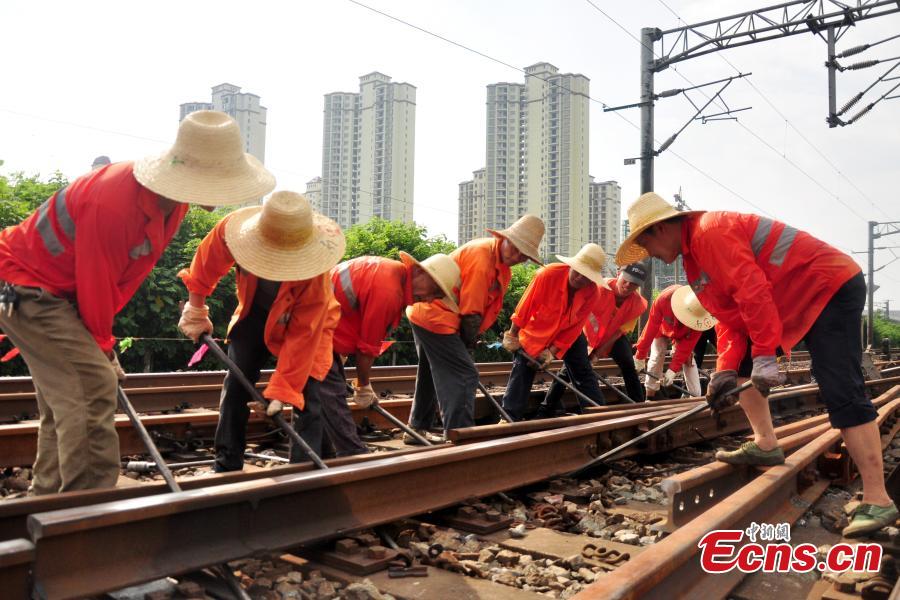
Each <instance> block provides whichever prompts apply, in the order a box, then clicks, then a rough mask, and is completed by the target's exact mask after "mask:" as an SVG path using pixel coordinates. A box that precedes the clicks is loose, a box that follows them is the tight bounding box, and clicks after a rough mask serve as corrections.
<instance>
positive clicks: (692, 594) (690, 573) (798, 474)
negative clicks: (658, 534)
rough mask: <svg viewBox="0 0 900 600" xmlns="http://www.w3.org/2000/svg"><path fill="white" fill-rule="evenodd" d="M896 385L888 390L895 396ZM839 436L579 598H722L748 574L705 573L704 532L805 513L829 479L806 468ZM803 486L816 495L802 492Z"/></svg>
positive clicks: (791, 460) (810, 448)
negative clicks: (811, 478)
mask: <svg viewBox="0 0 900 600" xmlns="http://www.w3.org/2000/svg"><path fill="white" fill-rule="evenodd" d="M898 389H900V388H897V387H895V388H893V389H892V390H891V391H889V392H887V393H886V394H889V395H890V397H891V398H894V397H895V396H896V395H897V392H898ZM898 408H900V399H892V400H891V402H889V403H888V404H886V405H884V406H882V407H881V409H880V410H879V411H878V412H879V418H880V419H882V420H883V419H884V418H886V416H887V415H889V414H892V413H893V412H894V411H895V410H897V409H898ZM840 439H841V433H840V431H838V430H836V429H829V430H828V431H826V432H825V433H823V434H821V435H819V436H818V437H816V438H814V439H813V440H812V441H810V442H809V443H807V444H806V445H804V446H802V447H800V448H799V449H798V450H797V451H795V452H794V453H793V454H791V455H790V456H789V457H787V459H786V460H785V463H784V464H782V465H777V466H774V467H770V468H769V469H768V470H767V471H766V473H765V476H763V477H757V478H755V479H754V480H753V481H751V482H750V483H748V484H747V485H745V486H743V487H741V488H739V489H738V490H736V491H735V492H734V493H732V494H731V495H729V496H728V497H726V498H723V499H722V500H720V501H719V503H717V504H716V505H715V506H713V507H712V508H710V509H709V510H707V511H706V512H704V513H702V514H701V515H700V516H698V517H697V518H695V519H693V520H692V521H690V522H689V523H687V524H685V525H684V526H682V527H680V528H679V529H677V530H676V531H675V532H674V533H672V534H671V535H669V536H668V537H667V538H665V539H663V540H661V541H660V542H658V543H656V544H654V545H652V546H649V547H647V548H646V549H645V550H644V551H643V552H641V553H640V554H639V555H637V556H635V557H634V558H632V559H631V560H630V561H628V562H627V563H626V564H624V565H622V566H621V567H619V568H618V569H616V570H615V571H612V572H611V573H608V574H606V575H604V576H603V577H602V578H601V579H600V581H599V582H597V583H593V584H591V585H590V586H588V587H587V588H585V589H584V590H583V591H582V592H581V593H579V594H578V595H577V596H575V598H578V599H579V600H599V599H601V598H602V599H608V600H623V599H633V598H634V599H636V598H671V597H672V590H678V595H679V596H681V597H689V598H710V599H712V598H723V597H725V596H727V594H728V593H729V592H730V590H731V589H732V588H733V587H734V586H735V585H737V583H739V582H740V581H741V579H742V578H743V576H744V574H743V573H741V572H740V571H738V570H737V569H735V570H733V571H731V572H729V573H724V574H719V575H716V576H715V577H710V576H707V575H706V574H705V573H704V572H703V571H702V569H701V567H700V561H699V560H696V556H697V553H698V552H699V547H698V543H699V541H700V540H701V539H702V538H703V536H704V535H706V534H707V533H709V532H710V531H713V530H717V529H744V527H745V525H746V524H748V523H749V522H751V521H754V522H769V523H772V522H793V521H794V520H796V519H797V518H798V517H799V516H800V515H802V514H803V512H805V511H806V510H807V509H808V507H809V506H810V504H811V502H812V501H814V499H815V497H817V496H818V494H821V492H822V491H824V489H825V487H826V485H827V484H826V483H824V482H819V484H818V485H816V484H813V485H809V482H807V481H801V479H804V478H803V477H802V472H803V471H804V469H806V467H808V466H810V465H811V464H812V463H813V462H814V461H816V460H817V459H818V458H819V457H820V456H822V454H824V453H825V452H827V451H828V450H829V449H830V448H832V447H833V446H834V445H835V444H837V443H838V442H839V441H840ZM805 488H810V489H812V490H813V492H814V493H813V494H809V495H806V496H804V494H803V491H804V489H805Z"/></svg>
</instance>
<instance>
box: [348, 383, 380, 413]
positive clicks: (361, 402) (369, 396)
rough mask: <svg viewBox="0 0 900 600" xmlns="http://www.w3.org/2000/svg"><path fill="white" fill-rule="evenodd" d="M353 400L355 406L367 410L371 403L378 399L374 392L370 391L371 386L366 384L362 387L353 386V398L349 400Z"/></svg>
mask: <svg viewBox="0 0 900 600" xmlns="http://www.w3.org/2000/svg"><path fill="white" fill-rule="evenodd" d="M350 399H351V400H353V401H354V402H355V403H356V404H357V406H361V407H362V408H369V407H370V406H372V403H373V402H375V400H377V399H378V396H376V395H375V390H373V389H372V384H371V383H367V384H366V385H364V386H362V387H356V385H354V386H353V397H352V398H350Z"/></svg>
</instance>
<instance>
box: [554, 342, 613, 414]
mask: <svg viewBox="0 0 900 600" xmlns="http://www.w3.org/2000/svg"><path fill="white" fill-rule="evenodd" d="M563 362H565V363H566V369H567V370H568V371H569V376H570V377H571V378H572V383H574V384H575V387H576V388H577V389H578V391H579V392H581V393H583V394H584V395H585V396H587V397H588V398H590V399H591V400H593V401H594V402H596V403H597V404H600V405H603V404H606V398H605V397H604V396H603V391H602V390H601V389H600V383H599V382H598V381H597V376H596V375H595V374H594V368H593V366H591V360H590V359H589V358H588V345H587V339H586V338H585V337H584V334H581V335H579V336H578V338H577V339H576V340H575V341H574V342H573V343H572V345H571V346H569V349H568V350H567V351H566V353H565V354H564V355H563ZM578 406H579V408H581V409H584V408H585V406H588V404H587V402H585V401H584V400H582V399H581V398H579V399H578ZM578 412H581V410H579V411H578Z"/></svg>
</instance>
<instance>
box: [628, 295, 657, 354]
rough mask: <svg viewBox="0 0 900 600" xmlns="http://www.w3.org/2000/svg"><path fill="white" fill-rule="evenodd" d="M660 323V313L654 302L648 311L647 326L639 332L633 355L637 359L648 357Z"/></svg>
mask: <svg viewBox="0 0 900 600" xmlns="http://www.w3.org/2000/svg"><path fill="white" fill-rule="evenodd" d="M661 323H662V311H661V310H659V307H658V306H657V305H656V303H655V302H654V303H653V307H652V308H651V309H650V318H649V319H647V325H646V327H644V330H643V331H642V332H641V337H640V338H639V339H638V342H637V348H636V351H635V353H634V355H635V356H636V357H637V358H639V359H642V360H643V359H646V358H647V357H648V356H649V355H650V344H652V343H653V340H655V339H656V334H658V333H659V326H660V324H661Z"/></svg>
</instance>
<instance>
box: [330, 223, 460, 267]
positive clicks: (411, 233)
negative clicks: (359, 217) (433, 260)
mask: <svg viewBox="0 0 900 600" xmlns="http://www.w3.org/2000/svg"><path fill="white" fill-rule="evenodd" d="M345 235H346V238H347V249H346V251H345V252H344V260H347V259H350V258H356V257H357V256H384V257H385V258H393V259H398V258H399V257H400V251H401V250H402V251H404V252H406V253H408V254H411V255H412V256H414V257H416V258H417V259H419V260H423V259H425V258H428V257H429V256H431V255H432V254H438V253H439V252H444V253H445V254H449V253H450V252H453V250H455V249H456V244H454V243H453V242H451V241H449V240H448V239H447V238H446V237H445V236H443V235H439V236H435V237H428V232H427V230H426V229H425V227H422V226H421V225H416V224H415V223H401V222H399V221H386V220H384V219H381V218H379V217H375V218H374V219H372V220H371V221H369V222H368V223H363V224H360V225H354V226H353V227H351V228H350V229H348V230H347V231H346V232H345Z"/></svg>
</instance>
